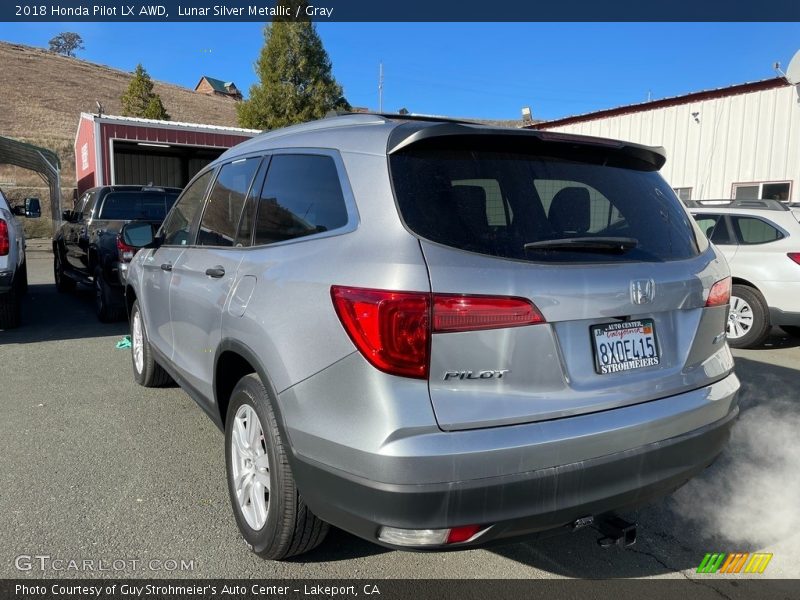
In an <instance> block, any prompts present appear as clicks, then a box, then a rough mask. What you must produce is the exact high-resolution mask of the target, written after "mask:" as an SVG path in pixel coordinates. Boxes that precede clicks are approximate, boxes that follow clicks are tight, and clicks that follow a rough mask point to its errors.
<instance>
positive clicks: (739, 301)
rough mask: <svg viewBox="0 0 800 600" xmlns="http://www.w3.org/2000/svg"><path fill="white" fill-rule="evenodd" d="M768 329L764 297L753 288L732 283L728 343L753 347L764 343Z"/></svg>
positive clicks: (735, 345)
mask: <svg viewBox="0 0 800 600" xmlns="http://www.w3.org/2000/svg"><path fill="white" fill-rule="evenodd" d="M769 330H770V322H769V310H768V309H767V303H766V301H765V300H764V297H763V296H762V295H761V294H760V293H759V291H758V290H757V289H755V288H752V287H750V286H747V285H738V284H737V285H734V286H733V290H732V292H731V307H730V313H729V317H728V328H727V332H728V345H729V346H730V347H731V348H755V347H756V346H760V345H761V344H763V343H764V340H765V339H767V336H768V335H769Z"/></svg>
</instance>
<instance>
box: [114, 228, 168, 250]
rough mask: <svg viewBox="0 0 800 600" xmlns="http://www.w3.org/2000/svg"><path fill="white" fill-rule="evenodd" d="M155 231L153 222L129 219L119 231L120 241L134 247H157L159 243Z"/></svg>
mask: <svg viewBox="0 0 800 600" xmlns="http://www.w3.org/2000/svg"><path fill="white" fill-rule="evenodd" d="M155 233H156V232H155V227H154V226H153V224H152V223H147V222H144V221H131V222H130V223H127V224H126V225H123V227H122V230H121V231H120V235H121V236H122V241H123V242H125V243H126V244H127V245H128V246H133V247H134V248H158V246H160V245H161V244H160V239H159V238H157V237H156V236H155Z"/></svg>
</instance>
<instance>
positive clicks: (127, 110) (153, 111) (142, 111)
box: [122, 64, 169, 121]
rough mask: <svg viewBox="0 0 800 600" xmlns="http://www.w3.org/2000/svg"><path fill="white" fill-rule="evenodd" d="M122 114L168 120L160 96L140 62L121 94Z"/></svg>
mask: <svg viewBox="0 0 800 600" xmlns="http://www.w3.org/2000/svg"><path fill="white" fill-rule="evenodd" d="M122 114H123V115H125V116H127V117H144V118H145V119H161V120H163V121H168V120H169V114H168V113H167V110H166V109H165V108H164V103H163V102H161V96H159V95H158V94H156V93H155V92H154V91H153V80H152V79H150V75H148V74H147V71H145V70H144V67H143V66H142V65H141V64H138V65H136V70H135V71H134V72H133V79H131V82H130V84H129V85H128V89H127V90H126V92H125V93H124V94H123V95H122Z"/></svg>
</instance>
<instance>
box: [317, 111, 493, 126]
mask: <svg viewBox="0 0 800 600" xmlns="http://www.w3.org/2000/svg"><path fill="white" fill-rule="evenodd" d="M350 115H368V116H371V117H381V118H383V119H386V120H390V121H423V122H430V123H460V124H462V125H481V123H478V122H476V121H466V120H464V119H453V118H451V117H439V116H436V115H415V114H413V113H408V114H405V115H404V114H400V113H382V112H351V111H346V110H331V111H329V112H328V113H327V114H326V115H325V118H326V119H327V118H330V117H344V116H350Z"/></svg>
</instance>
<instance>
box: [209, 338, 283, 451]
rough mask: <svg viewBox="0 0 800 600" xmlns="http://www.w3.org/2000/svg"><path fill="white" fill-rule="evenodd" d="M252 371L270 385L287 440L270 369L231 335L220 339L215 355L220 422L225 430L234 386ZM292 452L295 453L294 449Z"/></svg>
mask: <svg viewBox="0 0 800 600" xmlns="http://www.w3.org/2000/svg"><path fill="white" fill-rule="evenodd" d="M252 373H254V374H256V375H258V378H259V379H260V380H261V383H262V384H263V385H264V387H265V388H266V389H267V393H269V395H270V398H271V399H272V408H273V410H274V412H275V417H276V418H277V421H278V427H279V428H280V432H281V435H282V437H283V439H285V440H286V441H287V442H288V441H289V436H288V431H287V429H286V424H285V423H284V421H283V415H282V414H281V409H280V405H279V402H278V394H277V392H276V390H275V386H274V385H273V383H272V379H271V378H270V377H269V374H268V373H267V370H266V369H265V368H264V365H263V364H262V362H261V361H260V360H259V358H258V356H257V355H256V353H255V352H254V351H253V350H252V349H250V348H249V347H248V346H247V345H246V344H243V343H242V342H240V341H239V340H235V339H230V338H226V339H223V340H222V341H221V342H220V344H219V346H218V347H217V352H216V356H215V358H214V381H213V390H214V403H215V405H216V410H217V415H216V416H217V417H218V424H219V425H220V427H221V428H222V429H223V430H224V429H225V417H226V414H227V412H228V403H229V401H230V397H231V393H232V392H233V388H235V387H236V384H237V383H238V382H239V380H240V379H241V378H242V377H244V376H246V375H250V374H252ZM290 448H291V444H290ZM289 456H293V453H292V452H291V451H290V452H289Z"/></svg>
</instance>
